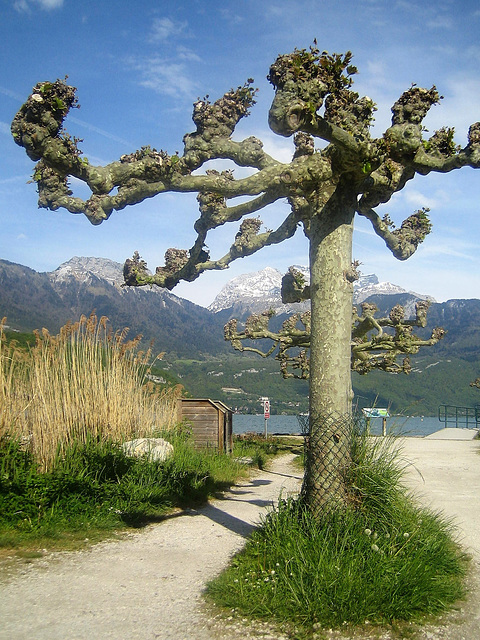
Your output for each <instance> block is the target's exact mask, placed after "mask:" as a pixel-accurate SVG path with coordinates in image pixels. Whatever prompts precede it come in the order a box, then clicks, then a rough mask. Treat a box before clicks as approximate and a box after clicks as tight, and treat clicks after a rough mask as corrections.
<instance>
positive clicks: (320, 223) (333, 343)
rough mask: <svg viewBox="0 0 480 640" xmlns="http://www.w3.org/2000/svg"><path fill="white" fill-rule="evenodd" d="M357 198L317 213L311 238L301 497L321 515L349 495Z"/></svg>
mask: <svg viewBox="0 0 480 640" xmlns="http://www.w3.org/2000/svg"><path fill="white" fill-rule="evenodd" d="M353 207H354V203H352V202H349V201H348V199H347V198H339V197H338V193H337V194H336V196H334V197H333V198H332V200H330V202H329V204H328V205H327V206H326V207H325V208H324V209H323V210H322V212H321V213H320V214H318V215H316V216H314V217H313V219H312V220H311V224H310V229H309V238H310V292H311V303H312V325H311V343H310V432H309V436H308V442H307V460H306V468H305V479H304V485H303V489H302V497H303V499H304V501H305V502H306V503H307V505H308V507H309V509H310V510H311V511H312V512H313V513H314V514H316V515H318V516H321V514H322V513H324V512H325V511H329V510H330V509H331V508H337V507H339V506H341V505H343V504H345V501H346V499H347V488H346V486H345V470H346V469H347V468H348V465H349V460H350V454H349V450H350V447H349V441H350V429H349V427H350V424H351V420H350V418H351V403H352V396H353V394H352V386H351V371H350V357H351V356H350V354H351V347H350V341H351V328H352V297H353V284H352V282H351V278H350V279H349V274H350V272H351V267H352V259H351V256H352V234H353V217H354V209H353Z"/></svg>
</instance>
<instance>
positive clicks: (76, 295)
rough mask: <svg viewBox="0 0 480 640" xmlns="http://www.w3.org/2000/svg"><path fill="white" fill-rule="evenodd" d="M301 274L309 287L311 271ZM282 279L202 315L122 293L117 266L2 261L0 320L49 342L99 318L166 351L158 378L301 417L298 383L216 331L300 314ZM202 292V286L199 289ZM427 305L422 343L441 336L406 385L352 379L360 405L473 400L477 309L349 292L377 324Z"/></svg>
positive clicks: (478, 351) (241, 290)
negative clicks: (41, 331) (48, 268)
mask: <svg viewBox="0 0 480 640" xmlns="http://www.w3.org/2000/svg"><path fill="white" fill-rule="evenodd" d="M298 268H299V269H301V270H302V271H303V272H304V273H305V276H306V277H308V271H307V270H306V269H305V268H303V267H298ZM281 278H282V274H281V273H280V272H279V271H277V270H276V269H272V268H271V267H267V268H265V269H264V270H262V271H259V272H255V273H251V274H245V275H243V276H239V277H238V278H234V279H232V280H231V281H230V282H229V283H227V285H226V286H225V287H224V288H223V289H222V291H221V292H220V293H219V294H218V296H217V297H216V299H215V300H214V302H213V303H212V304H211V305H210V307H209V308H208V309H206V308H204V307H201V306H198V305H195V304H193V303H191V302H189V301H187V300H184V299H182V298H179V297H177V296H175V295H174V294H172V293H170V292H168V291H166V290H163V289H159V288H158V287H152V288H149V287H141V288H140V287H139V288H133V287H132V288H131V287H123V286H122V283H123V276H122V265H121V264H120V263H117V262H114V261H112V260H108V259H104V258H92V257H74V258H72V259H71V260H69V261H68V262H65V263H64V264H62V265H60V266H59V267H58V268H57V269H56V270H55V271H52V272H48V273H38V272H36V271H34V270H33V269H30V268H28V267H25V266H22V265H18V264H15V263H12V262H8V261H6V260H0V318H1V317H3V316H6V317H7V323H8V325H9V326H10V327H11V328H12V329H15V330H19V331H31V330H33V329H37V328H42V327H46V328H47V329H48V330H49V331H50V332H52V333H56V332H57V331H58V330H59V328H60V327H61V326H62V325H63V324H65V323H66V322H67V321H75V320H77V319H78V318H79V317H80V315H82V314H85V315H88V314H89V313H91V312H92V311H95V312H96V314H97V315H98V316H102V315H105V316H107V317H108V318H109V319H110V321H111V325H112V328H113V329H115V330H117V329H123V328H124V327H129V328H130V337H133V336H135V335H137V334H139V333H141V334H142V335H143V336H144V338H145V340H146V341H150V340H152V339H153V340H154V348H155V350H157V351H165V352H166V353H167V355H166V357H165V368H166V369H169V370H170V372H171V373H173V374H174V375H176V376H178V378H180V379H181V382H182V383H183V384H184V385H185V387H186V388H187V389H188V390H189V391H190V392H191V393H192V395H198V396H206V397H211V396H213V397H217V398H219V399H221V400H223V401H224V402H227V404H230V405H232V403H233V402H234V404H235V406H242V407H243V408H247V409H250V410H252V408H255V407H256V404H258V389H259V380H261V384H262V393H261V395H264V396H270V397H271V398H272V402H273V403H275V402H276V403H277V407H278V409H279V411H280V410H282V411H283V410H286V411H290V410H294V411H295V410H298V408H300V409H303V410H305V407H306V405H305V402H306V395H307V392H308V389H307V386H306V384H305V383H304V382H303V381H283V380H281V378H280V375H279V371H278V368H277V365H276V363H275V362H274V361H270V359H268V360H267V361H265V360H262V359H258V358H255V357H252V356H246V355H245V354H243V355H242V354H238V353H236V352H233V351H232V349H231V347H230V345H229V344H227V343H225V341H224V340H223V325H224V324H225V322H227V321H228V320H229V319H230V318H232V317H237V318H239V319H240V320H244V319H245V317H247V316H248V315H249V314H250V313H253V312H258V311H263V310H265V309H269V308H274V309H276V311H277V314H278V315H279V317H278V319H276V320H277V322H280V321H281V320H282V316H283V315H284V314H285V313H287V312H290V311H293V310H298V309H299V307H300V308H305V305H306V303H302V304H303V307H302V306H301V305H283V304H282V302H281V298H280V288H281ZM199 286H201V283H200V284H199ZM426 298H429V299H430V300H432V304H431V307H430V310H429V313H428V326H427V328H426V329H425V330H423V332H424V334H425V336H427V335H428V334H430V333H431V330H432V328H434V327H436V326H442V327H443V328H444V329H446V330H447V334H446V336H445V338H444V340H442V341H441V342H440V343H438V344H437V345H435V347H432V348H428V349H423V350H421V351H420V353H419V354H418V356H415V357H414V358H413V366H414V370H413V373H412V374H411V375H410V376H394V375H387V374H384V373H382V372H374V373H373V374H369V375H368V376H358V375H356V374H355V375H354V387H355V389H356V392H357V395H358V396H359V397H363V398H364V399H365V402H373V401H374V400H375V398H379V402H382V403H393V405H394V406H395V407H405V406H407V405H408V404H409V403H410V402H411V401H413V402H414V404H415V403H416V406H417V408H421V410H423V411H425V412H427V411H429V412H430V413H431V412H432V411H433V412H435V411H436V407H437V406H438V404H439V403H447V404H459V405H462V404H463V405H465V406H471V405H472V404H475V403H478V402H479V400H480V397H479V396H478V390H472V389H471V388H470V387H469V382H470V381H472V380H473V379H475V378H476V377H478V374H479V372H480V300H477V299H471V300H449V301H447V302H443V303H436V302H434V301H433V299H432V298H431V297H430V296H428V295H427V294H417V293H414V292H408V291H405V290H404V289H402V288H401V287H399V286H397V285H394V284H391V283H388V282H387V283H386V282H379V280H378V278H377V276H375V275H373V274H371V275H366V276H362V277H361V278H360V280H359V281H358V282H357V283H355V302H356V303H357V304H358V303H361V302H363V301H364V300H368V302H373V303H375V304H376V305H377V306H378V307H379V309H380V311H381V313H382V315H383V314H386V313H388V311H389V310H390V309H391V308H392V307H393V306H394V305H395V304H402V305H403V306H405V307H406V309H407V310H408V311H409V312H410V313H411V312H412V311H413V309H414V304H415V301H416V300H418V299H426Z"/></svg>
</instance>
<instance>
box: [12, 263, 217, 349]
mask: <svg viewBox="0 0 480 640" xmlns="http://www.w3.org/2000/svg"><path fill="white" fill-rule="evenodd" d="M122 270H123V267H122V265H121V264H120V263H118V262H114V261H112V260H107V259H105V258H85V257H74V258H72V259H71V260H69V261H68V262H65V263H64V264H61V265H60V266H59V267H58V269H56V270H55V271H52V272H48V273H37V272H36V271H34V270H33V269H30V268H28V267H24V266H22V265H18V264H14V263H12V262H8V261H6V260H0V316H2V317H3V316H6V317H7V323H8V325H9V326H11V327H12V328H14V329H16V330H20V331H31V330H33V329H38V328H42V327H46V328H47V329H48V330H49V331H50V332H53V333H55V332H57V331H58V330H59V328H60V327H61V326H62V325H63V324H65V323H66V322H68V321H76V320H77V319H78V318H79V317H80V316H81V315H82V314H85V315H89V314H90V313H91V312H92V311H95V312H96V314H97V315H98V316H99V317H100V316H103V315H104V316H107V317H108V318H109V320H110V322H111V325H112V327H113V328H114V329H115V330H117V329H123V328H124V327H128V328H129V330H130V337H133V336H136V335H138V334H139V333H141V334H142V335H143V336H144V338H145V339H146V340H148V341H150V340H152V339H153V340H154V341H155V345H156V347H157V348H158V349H159V350H162V351H164V350H166V351H170V352H176V353H178V354H179V355H182V356H197V355H199V354H201V353H211V352H214V353H222V352H223V353H225V352H226V351H227V349H228V347H227V345H226V344H225V342H224V340H223V331H222V326H221V324H220V322H219V321H218V320H217V319H216V318H215V315H214V314H212V313H211V312H210V311H208V310H207V309H205V308H204V307H200V306H198V305H195V304H193V303H192V302H189V301H188V300H184V299H182V298H179V297H177V296H175V295H173V294H171V293H170V292H169V291H166V290H164V289H160V288H158V287H152V288H150V287H141V288H140V287H139V288H134V287H122V286H121V285H122V283H123V275H122Z"/></svg>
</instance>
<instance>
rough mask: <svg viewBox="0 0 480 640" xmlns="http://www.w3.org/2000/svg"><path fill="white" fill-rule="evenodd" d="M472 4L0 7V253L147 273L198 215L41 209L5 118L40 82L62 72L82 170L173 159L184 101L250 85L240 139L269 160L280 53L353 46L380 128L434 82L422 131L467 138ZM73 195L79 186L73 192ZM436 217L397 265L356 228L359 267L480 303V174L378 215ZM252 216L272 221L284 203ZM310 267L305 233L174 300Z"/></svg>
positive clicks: (476, 62) (398, 199) (474, 50)
mask: <svg viewBox="0 0 480 640" xmlns="http://www.w3.org/2000/svg"><path fill="white" fill-rule="evenodd" d="M479 33H480V4H479V3H478V0H435V1H431V0H419V1H413V0H412V1H407V0H362V1H361V2H359V1H358V0H316V1H315V0H261V1H258V0H222V1H219V2H217V1H213V0H190V1H188V2H187V1H182V0H177V1H176V2H164V1H163V0H155V1H154V0H103V1H102V0H96V1H94V0H82V1H80V2H79V1H78V0H77V1H76V0H2V3H1V8H0V43H1V44H0V49H1V56H0V69H1V73H0V219H1V234H0V258H3V259H6V260H10V261H12V262H17V263H20V264H23V265H26V266H28V267H31V268H33V269H35V270H37V271H51V270H54V269H55V268H56V267H57V266H58V265H59V264H61V263H62V262H65V261H66V260H68V259H70V258H71V257H72V256H74V255H82V256H98V257H106V258H110V259H113V260H117V261H118V262H122V263H123V261H124V260H125V258H127V257H129V256H131V255H132V253H133V251H134V250H138V251H139V252H140V254H141V255H142V256H143V257H144V258H145V259H146V260H147V262H148V264H149V266H150V267H151V268H152V269H153V268H154V267H155V266H156V265H160V264H163V254H164V253H165V250H166V249H167V248H168V247H178V248H189V247H190V246H191V245H192V243H193V240H194V232H193V222H194V220H195V219H196V217H197V214H198V209H197V203H196V200H195V196H194V195H174V194H163V195H160V196H157V197H156V198H154V199H151V200H149V201H147V202H144V203H142V204H140V205H137V206H135V207H130V208H129V209H125V210H124V211H121V212H116V213H114V214H112V216H111V218H110V219H109V220H108V221H107V222H105V223H104V224H102V225H101V226H99V227H94V226H92V225H90V223H89V222H88V221H87V219H86V218H84V217H83V216H74V215H71V214H69V213H67V212H66V211H63V210H60V211H58V212H50V211H46V210H44V209H40V210H39V209H37V204H36V203H37V194H36V190H35V186H34V185H32V184H27V181H28V180H29V179H30V177H31V174H32V171H33V163H32V162H31V161H30V160H29V159H28V158H27V156H26V154H25V152H24V151H23V149H21V148H20V147H18V146H16V145H15V144H14V142H13V140H12V138H11V136H10V132H9V130H10V122H11V120H12V118H13V116H14V115H15V113H16V111H17V110H18V108H19V107H20V106H21V104H22V102H24V101H25V99H26V98H27V96H28V95H29V93H30V91H31V88H32V87H33V85H35V84H36V83H37V82H39V81H44V80H55V79H56V78H58V77H60V78H63V77H65V75H68V76H69V83H70V84H73V85H74V86H76V87H77V88H78V98H79V102H80V104H81V108H80V109H79V110H74V111H73V112H72V113H71V115H70V116H69V117H68V119H67V121H66V124H65V127H66V129H67V130H68V132H69V133H70V134H71V135H74V136H76V137H79V138H82V139H83V140H84V142H83V143H82V145H81V148H82V150H83V152H84V154H85V156H86V157H88V158H89V161H90V163H92V164H105V163H107V162H111V161H113V160H116V159H118V158H119V157H120V156H121V155H122V154H125V153H131V152H132V151H134V150H135V149H137V148H140V147H141V146H142V145H148V144H149V145H151V146H153V147H156V148H157V149H165V150H166V151H167V152H169V153H174V152H175V151H176V150H178V151H179V152H182V137H183V135H184V134H185V133H187V132H190V131H192V130H193V128H194V127H193V123H192V121H191V113H192V103H193V102H194V101H195V100H196V99H197V98H199V97H203V96H205V95H207V94H208V95H209V96H210V99H211V100H215V99H217V98H218V97H220V96H221V95H223V93H225V92H226V91H228V90H229V89H230V88H231V87H237V86H239V85H241V84H243V83H244V82H245V80H246V79H247V78H250V77H252V78H254V79H255V86H256V87H258V89H259V93H258V96H257V104H256V105H255V106H254V108H253V110H252V113H251V115H250V116H249V117H248V118H246V119H245V120H243V121H242V122H241V124H240V125H239V126H238V127H237V133H236V137H237V138H238V139H241V138H243V137H247V136H249V135H255V136H257V137H259V138H260V139H262V140H263V141H264V144H265V148H266V150H267V151H268V152H269V153H271V154H272V155H274V156H275V157H277V158H278V159H279V160H283V161H288V160H289V159H290V157H291V149H292V147H291V142H290V141H289V140H288V139H284V138H279V137H278V136H275V135H274V134H273V133H271V132H270V131H269V129H268V125H267V112H268V108H269V105H270V102H271V100H272V97H273V88H272V87H271V85H270V84H269V83H268V82H267V80H266V75H267V73H268V70H269V66H270V64H271V63H272V62H273V61H274V60H275V58H276V57H277V55H278V54H280V53H288V52H290V51H292V50H293V49H294V48H295V47H297V48H308V47H309V46H310V44H312V42H313V39H314V38H316V39H317V41H318V46H319V48H320V49H321V50H323V49H326V50H328V51H329V52H331V53H333V52H338V53H340V52H345V51H347V50H351V51H352V52H353V54H354V63H355V64H356V66H357V67H358V69H359V74H358V76H356V77H355V89H356V90H357V91H358V92H359V93H360V94H361V95H368V96H370V97H371V98H372V99H373V100H374V101H375V102H376V103H377V106H378V111H377V112H376V122H375V128H374V133H375V134H376V135H381V134H382V132H383V131H384V130H385V129H386V128H387V127H388V126H389V123H390V117H391V113H390V108H391V106H392V104H393V103H394V102H395V100H396V99H397V98H398V97H399V96H400V95H401V93H402V92H403V91H404V90H406V89H408V88H409V87H410V86H411V84H412V83H416V84H417V85H419V86H424V87H427V88H430V87H431V86H432V85H433V84H435V85H436V86H437V88H438V90H439V92H440V94H441V95H443V96H444V100H443V101H442V102H441V104H440V105H436V106H435V107H434V108H433V109H432V111H431V113H430V114H429V115H428V116H427V119H426V120H425V126H426V127H427V129H428V130H429V131H431V132H433V131H434V130H435V129H438V128H440V127H441V126H443V125H447V126H454V127H455V130H456V142H457V143H458V144H461V145H462V146H463V145H464V144H465V143H466V135H467V130H468V127H469V125H470V124H472V123H473V122H476V121H478V120H480V102H479V97H480V72H479V69H480V37H479V35H478V34H479ZM72 186H73V189H74V190H77V192H78V194H82V186H81V185H78V184H75V183H73V185H72ZM422 206H427V207H430V209H431V219H432V222H433V225H434V228H433V232H432V233H431V234H430V236H429V237H427V239H426V241H425V242H424V244H423V245H422V246H421V248H420V249H419V250H418V251H417V253H416V254H415V255H414V256H413V257H412V258H410V259H409V260H408V261H406V262H399V261H397V260H396V259H395V258H393V256H392V255H391V254H390V252H389V251H388V250H387V249H386V247H385V246H384V244H383V242H382V241H381V240H380V239H379V238H377V237H376V236H375V235H374V233H373V231H372V229H371V228H370V227H369V223H368V222H367V221H366V220H365V221H364V220H362V219H359V218H357V224H356V231H355V241H354V258H355V259H357V260H359V261H360V262H361V263H362V266H361V270H362V272H363V273H365V274H368V273H376V274H377V276H378V277H379V279H380V280H389V281H391V282H394V283H395V284H398V285H401V286H403V287H404V288H406V289H409V290H414V291H417V292H420V293H428V294H430V295H433V296H434V297H435V298H436V299H437V300H438V301H443V300H447V299H450V298H480V276H479V274H480V268H479V267H480V251H479V239H480V171H474V170H471V169H468V168H467V169H463V170H460V171H456V172H452V173H450V174H447V175H437V174H432V175H430V176H426V177H417V178H415V180H413V181H412V182H410V183H409V184H408V185H407V187H406V188H405V189H404V190H403V191H402V192H401V193H399V194H396V195H395V196H394V198H393V199H392V201H391V202H390V203H389V204H388V205H386V206H385V207H384V208H383V210H382V209H380V211H379V212H381V213H386V212H388V213H389V214H390V216H391V218H392V219H393V220H394V221H395V222H397V223H398V224H400V223H401V221H402V220H403V219H404V218H405V217H407V216H408V215H409V214H411V213H413V211H415V210H416V209H417V208H420V207H422ZM271 209H272V210H271V211H269V212H268V213H267V212H266V213H265V216H263V215H262V219H263V220H264V222H265V224H266V226H273V225H269V222H270V221H272V222H275V221H279V220H280V219H281V216H282V215H283V214H284V209H283V208H282V205H278V206H277V207H273V208H271ZM235 232H236V228H235V229H234V228H233V227H232V228H231V226H230V225H229V227H228V228H222V229H220V230H218V232H217V236H216V237H215V238H212V240H211V241H210V242H209V248H210V250H211V252H212V257H219V256H220V255H223V253H225V251H226V250H227V248H228V247H229V246H230V244H231V242H232V240H233V236H234V235H235ZM306 263H307V243H306V240H305V238H304V237H303V235H302V232H301V229H299V231H298V232H297V235H296V236H295V237H294V238H293V239H291V240H290V241H288V243H284V244H282V245H279V246H276V247H272V248H269V249H266V250H263V251H261V252H259V253H257V254H256V255H255V256H251V257H249V258H245V259H243V260H240V261H237V262H236V263H233V265H232V266H231V268H230V269H229V270H227V271H224V272H215V273H208V274H203V275H202V276H201V277H200V278H199V279H198V280H197V281H196V282H194V283H191V284H181V285H179V286H178V287H177V288H176V289H175V290H174V291H173V293H175V294H177V295H180V296H182V297H185V298H188V299H191V300H193V301H194V302H197V303H198V304H203V305H208V304H209V303H210V302H211V301H212V300H213V298H214V297H215V295H216V293H218V291H219V290H220V289H221V287H222V286H223V285H224V284H225V283H226V282H227V281H228V280H229V279H231V278H232V277H234V276H237V275H239V274H241V273H247V272H250V271H256V270H259V269H262V268H263V267H265V266H267V265H270V266H272V267H275V268H278V269H279V270H280V271H285V270H286V269H287V268H288V266H290V265H291V264H300V265H302V264H306Z"/></svg>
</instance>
